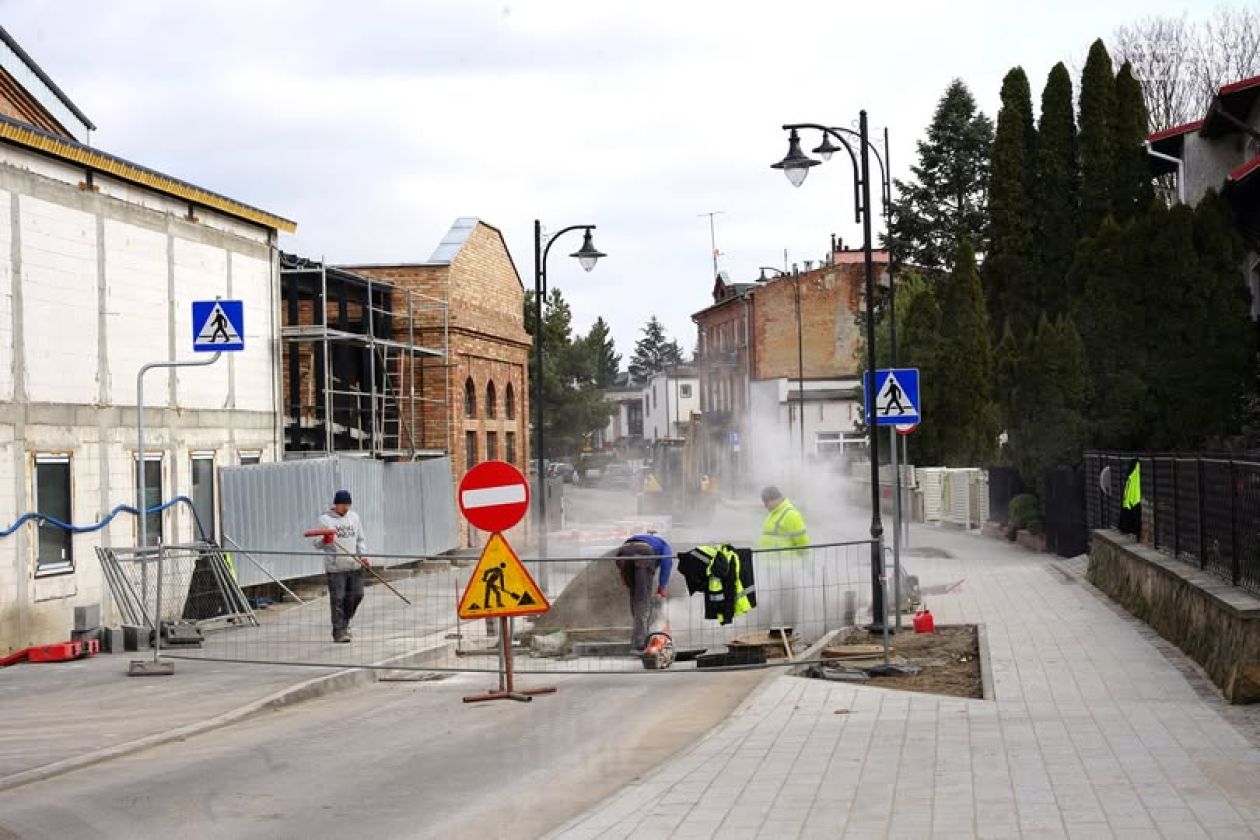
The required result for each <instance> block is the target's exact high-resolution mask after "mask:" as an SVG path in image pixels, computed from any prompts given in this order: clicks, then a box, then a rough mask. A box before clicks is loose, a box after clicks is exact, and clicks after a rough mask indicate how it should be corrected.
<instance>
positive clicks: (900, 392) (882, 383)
mask: <svg viewBox="0 0 1260 840" xmlns="http://www.w3.org/2000/svg"><path fill="white" fill-rule="evenodd" d="M867 379H868V380H869V375H868V377H867ZM863 390H864V391H865V395H866V418H867V421H868V422H869V421H870V418H871V406H872V399H871V397H872V395H874V409H875V422H876V423H877V424H878V425H880V426H900V425H903V424H906V423H919V422H921V421H922V420H923V417H922V412H921V410H920V409H921V407H922V406H921V405H920V403H919V369H918V368H892V369H890V370H877V371H875V387H873V388H864V389H863Z"/></svg>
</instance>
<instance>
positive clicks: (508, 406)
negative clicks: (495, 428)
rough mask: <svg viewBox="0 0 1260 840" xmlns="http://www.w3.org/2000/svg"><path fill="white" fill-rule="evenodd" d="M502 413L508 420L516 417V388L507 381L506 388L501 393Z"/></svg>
mask: <svg viewBox="0 0 1260 840" xmlns="http://www.w3.org/2000/svg"><path fill="white" fill-rule="evenodd" d="M503 413H504V415H505V416H506V417H507V419H509V420H515V419H516V390H515V389H514V388H513V387H512V383H511V382H509V383H508V386H507V390H506V391H505V392H504V394H503Z"/></svg>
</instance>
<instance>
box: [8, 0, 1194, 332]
mask: <svg viewBox="0 0 1260 840" xmlns="http://www.w3.org/2000/svg"><path fill="white" fill-rule="evenodd" d="M1210 5H1211V4H1210V3H1207V2H1204V0H1198V2H1191V1H1190V0H1141V2H1139V0H1107V1H1106V2H1099V0H1055V2H1029V3H1016V2H1011V1H1010V0H989V2H981V1H980V0H951V2H940V0H931V2H924V1H923V0H916V2H868V3H857V2H844V1H843V0H821V2H791V0H779V2H774V3H767V2H740V1H739V0H725V1H724V2H695V1H694V0H672V2H658V1H657V0H632V2H625V1H624V0H623V2H606V1H605V0H572V2H570V0H499V2H482V0H415V2H376V0H359V2H355V3H346V2H335V3H334V2H313V1H311V0H303V1H302V2H298V0H290V1H289V2H279V0H277V2H267V0H244V1H243V2H222V1H221V0H215V2H202V3H174V2H170V3H168V2H157V0H151V2H125V1H124V0H111V2H108V3H101V2H87V0H6V1H5V2H2V3H0V9H3V15H2V17H0V22H2V23H3V25H4V26H5V28H7V29H8V30H9V31H10V33H11V34H12V35H13V36H14V37H15V38H16V39H17V40H18V42H19V43H21V44H22V45H23V46H24V47H25V48H26V50H27V52H29V53H30V54H31V55H32V56H33V57H34V58H35V60H36V61H37V62H39V63H40V65H41V66H42V67H43V68H44V69H45V70H46V71H47V72H48V73H49V75H51V76H52V77H53V79H54V80H56V81H57V83H58V84H59V85H60V86H61V87H62V89H63V90H65V91H66V92H67V94H69V96H70V97H71V98H72V99H73V100H74V101H75V103H76V104H77V105H78V106H79V107H80V109H81V110H83V111H84V112H85V113H86V114H87V115H88V116H89V117H90V118H91V119H92V121H93V122H95V123H96V125H97V126H98V131H97V132H96V133H95V135H94V139H93V142H94V145H96V146H98V147H100V148H101V149H103V150H105V151H108V152H112V153H115V154H118V155H122V156H124V157H127V158H129V159H131V160H134V161H136V162H137V163H142V164H145V165H148V166H151V167H153V168H156V169H159V170H162V171H164V172H167V173H169V174H171V175H174V176H177V177H180V178H183V179H185V180H188V181H191V182H193V183H195V184H198V185H200V186H204V187H207V188H210V189H213V190H216V191H219V192H222V193H225V194H227V195H229V196H232V197H233V198H237V199H239V200H242V201H245V202H248V203H250V204H254V205H256V206H259V207H262V208H264V209H266V210H270V211H273V212H275V213H279V214H280V215H283V216H286V217H288V218H291V219H294V220H295V221H297V223H298V232H297V234H296V235H295V236H286V237H284V240H283V242H282V247H284V248H285V249H286V250H291V251H296V252H298V253H300V254H302V255H304V256H308V257H315V258H318V257H320V256H324V257H326V258H327V259H328V260H329V261H330V262H368V261H371V262H383V261H394V260H398V261H402V260H424V259H427V258H428V257H429V255H430V254H431V253H432V252H433V249H434V248H435V247H436V246H437V244H438V242H439V240H440V239H441V238H442V236H443V234H444V233H445V232H446V230H447V228H448V227H449V226H450V224H451V222H452V221H453V220H454V219H455V218H456V217H458V216H464V215H469V216H478V217H480V218H481V219H483V220H484V221H486V222H488V223H490V224H492V225H495V226H496V227H499V228H500V229H501V230H503V232H504V234H505V235H506V237H507V241H508V245H509V247H510V248H511V251H512V255H513V257H514V259H515V260H516V265H517V268H518V269H519V271H520V272H521V275H522V280H523V281H524V282H525V283H526V285H527V286H532V277H533V242H532V237H533V229H532V225H533V220H534V219H535V218H539V219H542V220H543V223H544V224H545V225H547V226H549V227H551V228H552V229H553V230H558V229H559V228H560V227H563V226H566V225H570V224H585V223H593V224H596V225H598V226H599V230H598V231H597V233H596V240H595V241H596V244H597V245H598V247H600V248H601V249H602V250H604V251H605V252H607V253H608V255H609V256H608V259H607V260H604V261H602V262H601V263H600V265H599V266H598V267H597V268H596V269H595V271H594V272H593V273H591V274H585V273H584V272H582V271H581V270H580V268H579V267H578V266H577V264H576V261H574V260H570V259H568V258H567V257H565V256H564V255H566V254H568V253H571V252H572V251H573V250H576V248H577V247H578V246H579V245H580V244H581V238H580V236H579V235H578V234H569V235H568V237H566V240H565V241H562V242H560V243H558V244H557V245H556V247H555V248H554V249H553V251H552V256H551V259H550V261H549V265H548V269H549V272H548V273H549V279H550V281H551V283H552V285H554V286H558V287H559V288H561V289H562V290H563V292H564V294H565V296H566V297H567V298H568V299H569V300H570V302H571V303H572V305H573V309H574V316H575V326H576V327H577V328H579V329H582V330H584V329H585V328H586V327H587V326H589V324H590V323H591V321H593V320H594V319H595V317H596V316H597V315H600V314H602V315H603V316H604V317H605V319H607V320H608V321H609V322H610V323H611V325H612V328H613V335H614V337H615V338H616V340H617V345H618V349H619V350H620V351H621V352H622V353H623V354H625V355H626V356H627V357H628V356H629V353H630V352H631V350H632V349H633V341H634V339H635V338H636V337H637V335H638V332H639V329H640V328H641V326H642V324H643V323H644V322H645V321H646V320H647V318H648V316H649V315H650V314H652V313H655V314H656V315H657V316H658V317H660V318H661V319H662V320H663V321H664V322H665V324H666V326H667V328H668V329H669V331H670V333H671V334H672V335H673V336H674V337H676V338H678V339H679V340H680V341H681V343H682V344H683V346H684V347H686V348H687V349H688V350H690V349H691V348H692V347H693V346H694V344H695V330H694V326H693V324H692V322H691V320H690V315H691V313H693V312H695V311H696V310H698V309H701V308H703V307H704V306H705V305H707V304H708V303H709V302H710V301H711V298H710V292H711V288H712V281H713V276H712V275H713V272H712V257H711V250H710V245H709V221H708V218H707V217H704V216H701V215H700V214H703V213H707V212H710V211H721V215H719V216H717V217H716V226H717V243H718V248H719V249H720V251H721V252H722V256H721V257H720V267H721V268H722V269H723V270H725V271H727V272H728V273H729V274H730V275H731V277H732V278H734V279H736V280H750V279H752V278H753V277H754V276H755V274H756V270H757V267H758V266H761V265H775V266H782V265H783V264H784V251H785V250H786V252H787V258H788V261H789V262H795V261H803V260H806V259H815V260H816V259H819V258H820V257H822V256H823V255H824V254H825V253H826V251H827V246H828V240H829V237H830V235H831V234H832V233H835V234H837V235H839V236H842V237H843V238H844V239H845V241H846V243H851V244H853V245H855V246H856V245H858V244H859V243H860V235H861V231H860V228H859V227H858V226H857V225H856V224H855V223H854V220H853V214H852V206H853V205H852V192H851V190H852V189H853V185H852V180H851V175H850V174H849V171H848V169H847V164H846V163H845V161H843V160H840V159H839V158H833V160H832V163H831V164H830V165H827V166H823V167H816V168H815V169H814V170H813V173H812V174H811V175H810V176H809V178H808V180H807V181H806V183H805V185H804V186H803V187H801V188H800V189H793V188H792V187H791V186H790V185H788V183H787V180H786V179H785V178H784V177H783V176H782V175H781V174H779V173H778V172H774V171H771V170H770V169H769V168H768V164H770V163H772V162H773V161H775V160H778V159H779V158H781V157H782V156H783V153H784V151H785V150H786V143H785V140H784V137H783V134H782V132H781V131H780V129H779V126H780V125H781V124H782V123H784V122H796V121H800V122H826V123H831V124H833V125H846V126H847V125H850V124H852V125H854V126H856V120H857V116H858V111H859V110H860V109H862V108H865V109H867V111H868V112H869V114H870V121H871V125H872V126H873V127H874V128H875V129H876V130H880V129H882V127H884V126H887V127H888V129H889V131H890V133H891V137H892V158H893V170H894V173H895V174H896V175H897V176H899V177H905V176H906V172H907V167H908V165H909V164H910V163H911V160H912V156H913V153H914V143H915V141H916V140H917V139H918V138H919V137H920V136H921V135H922V132H923V130H924V127H925V126H926V124H927V122H928V121H929V119H930V118H931V114H932V110H933V107H934V105H935V103H936V101H937V100H938V98H939V97H940V95H941V94H942V92H943V91H944V89H945V87H946V85H947V84H948V83H949V81H950V79H951V78H953V77H955V76H957V77H961V78H963V79H964V80H965V81H966V82H967V83H968V85H969V86H970V87H971V89H972V91H973V92H974V93H975V95H976V97H977V99H978V100H979V102H980V104H981V107H982V108H983V109H984V110H985V112H986V113H988V114H989V115H990V116H991V117H992V116H996V108H997V104H996V103H997V98H998V90H999V87H1000V84H1001V79H1002V76H1003V75H1004V74H1005V73H1006V71H1007V70H1008V69H1009V68H1010V67H1011V66H1013V65H1015V64H1022V65H1023V67H1024V68H1025V70H1027V71H1028V74H1029V77H1030V79H1031V81H1032V86H1033V90H1034V96H1037V95H1039V94H1040V90H1041V87H1042V85H1043V84H1044V82H1045V77H1046V73H1047V72H1048V71H1049V69H1050V67H1051V66H1052V65H1053V64H1054V63H1055V62H1056V61H1059V60H1068V61H1070V62H1074V63H1075V64H1076V65H1077V66H1079V64H1081V63H1082V62H1083V56H1084V54H1085V50H1086V49H1087V47H1088V45H1089V43H1090V41H1092V40H1093V39H1094V38H1095V37H1098V36H1103V37H1107V36H1108V35H1110V33H1111V32H1112V31H1113V30H1114V29H1115V27H1116V26H1118V25H1121V24H1123V23H1126V22H1131V21H1133V20H1136V19H1139V18H1141V17H1143V16H1145V15H1149V14H1173V15H1176V14H1181V13H1182V12H1183V11H1187V10H1188V11H1190V13H1191V14H1192V16H1197V15H1198V14H1200V13H1206V12H1207V11H1209V10H1210ZM1069 66H1071V64H1070V65H1069ZM810 139H811V142H810V143H809V145H808V146H807V147H806V148H807V149H808V148H810V147H812V146H813V145H815V143H814V142H813V140H814V138H810ZM841 164H844V165H843V166H842V165H841ZM569 237H571V238H569Z"/></svg>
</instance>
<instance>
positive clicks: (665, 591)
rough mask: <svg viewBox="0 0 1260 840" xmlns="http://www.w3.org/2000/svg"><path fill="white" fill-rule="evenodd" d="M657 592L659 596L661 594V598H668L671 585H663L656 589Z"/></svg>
mask: <svg viewBox="0 0 1260 840" xmlns="http://www.w3.org/2000/svg"><path fill="white" fill-rule="evenodd" d="M656 594H657V595H658V596H660V597H661V598H668V597H669V587H666V586H662V587H660V588H659V589H657V590H656Z"/></svg>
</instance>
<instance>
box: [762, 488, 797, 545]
mask: <svg viewBox="0 0 1260 840" xmlns="http://www.w3.org/2000/svg"><path fill="white" fill-rule="evenodd" d="M761 503H762V504H763V505H765V508H766V510H767V511H768V513H767V514H766V521H765V524H764V525H763V526H762V528H761V540H760V542H759V543H758V544H759V546H760V547H761V548H762V549H775V548H780V549H782V548H804V547H805V546H808V545H809V532H807V531H806V530H805V518H804V517H803V516H801V513H800V511H798V510H797V509H796V508H795V507H793V506H792V503H791V502H789V501H788V500H787V499H785V498H783V494H782V493H780V492H779V488H778V487H775V486H774V485H770V486H768V487H766V488H765V489H763V490H762V491H761ZM799 553H803V552H799Z"/></svg>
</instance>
